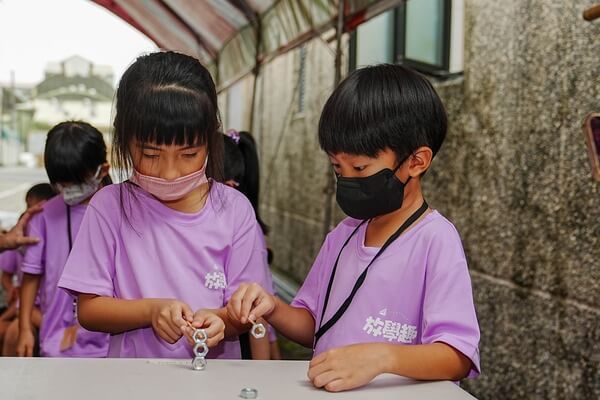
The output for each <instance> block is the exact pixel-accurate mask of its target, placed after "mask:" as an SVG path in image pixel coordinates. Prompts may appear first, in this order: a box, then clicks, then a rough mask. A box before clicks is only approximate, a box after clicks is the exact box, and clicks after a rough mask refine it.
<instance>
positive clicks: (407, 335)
mask: <svg viewBox="0 0 600 400" xmlns="http://www.w3.org/2000/svg"><path fill="white" fill-rule="evenodd" d="M363 331H365V332H367V333H368V334H369V335H371V336H373V337H380V336H383V338H384V339H387V341H388V342H392V341H397V342H402V343H412V341H413V340H415V338H416V337H417V327H416V326H414V325H409V324H401V323H399V322H395V321H390V320H389V319H386V320H382V319H381V318H379V317H377V318H373V317H371V316H369V317H367V320H366V321H365V325H364V326H363Z"/></svg>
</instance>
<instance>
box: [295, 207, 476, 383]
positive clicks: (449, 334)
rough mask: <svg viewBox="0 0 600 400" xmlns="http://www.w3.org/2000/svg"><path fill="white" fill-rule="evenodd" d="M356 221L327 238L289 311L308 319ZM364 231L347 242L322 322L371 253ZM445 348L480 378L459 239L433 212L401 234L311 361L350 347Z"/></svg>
mask: <svg viewBox="0 0 600 400" xmlns="http://www.w3.org/2000/svg"><path fill="white" fill-rule="evenodd" d="M359 223H360V221H357V220H354V219H351V218H347V219H345V220H344V221H342V223H340V224H339V225H338V226H337V227H336V228H335V229H334V230H333V231H331V232H330V233H329V235H328V236H327V239H326V240H325V243H324V244H323V247H322V248H321V250H320V252H319V255H318V256H317V259H316V260H315V263H314V265H313V267H312V269H311V271H310V273H309V274H308V277H307V278H306V280H305V281H304V284H303V286H302V288H301V289H300V291H299V292H298V294H297V296H296V298H295V299H294V301H293V302H292V305H294V306H296V307H303V308H305V309H307V310H308V311H310V313H311V314H312V315H313V317H314V318H315V321H316V322H315V325H316V327H315V330H318V328H319V323H320V321H321V317H322V310H323V302H324V298H325V293H326V292H327V286H328V283H329V279H330V277H331V272H332V269H333V265H334V263H335V260H336V258H337V256H338V254H339V251H340V249H341V247H342V245H343V244H344V242H345V241H346V239H347V238H348V237H349V236H350V234H351V233H352V232H353V231H354V229H355V228H356V227H357V226H358V224H359ZM366 226H367V225H366V224H363V226H362V227H361V228H359V230H358V232H357V233H356V234H355V235H354V236H353V238H352V239H351V240H350V242H349V243H348V245H347V246H346V248H345V249H344V251H343V252H342V255H341V257H340V261H339V264H338V269H337V272H336V275H335V279H334V282H333V287H332V290H331V294H330V298H329V302H328V305H327V308H326V313H325V318H324V319H323V322H322V323H325V322H327V321H328V320H329V319H330V318H331V317H332V316H333V314H334V313H335V312H336V311H337V310H338V309H339V308H340V306H341V304H342V303H343V302H344V300H346V298H347V297H348V295H349V294H350V292H351V290H352V287H353V286H354V284H355V282H356V280H357V278H358V277H359V276H360V274H361V273H362V272H363V270H364V268H365V267H366V266H367V264H368V263H369V261H371V259H372V258H373V257H374V256H375V254H376V253H377V251H378V250H379V249H378V248H373V247H365V246H364V240H365V231H366ZM368 342H383V343H394V344H398V345H402V344H427V343H433V342H443V343H446V344H448V345H450V346H452V347H454V348H455V349H457V350H458V351H460V352H461V353H463V354H464V355H465V356H466V357H468V358H470V359H471V361H472V362H473V368H472V369H471V371H470V374H469V376H470V377H475V376H477V375H478V374H479V370H480V366H479V350H478V344H479V325H478V322H477V316H476V314H475V307H474V304H473V295H472V289H471V280H470V277H469V272H468V269H467V261H466V259H465V254H464V251H463V248H462V244H461V240H460V237H459V235H458V232H457V231H456V229H455V228H454V226H453V225H452V223H450V222H449V221H448V220H447V219H446V218H444V217H443V216H442V215H441V214H439V213H438V212H437V211H434V212H431V213H430V214H428V215H426V216H425V217H424V218H423V219H422V220H421V221H420V222H418V223H417V225H415V226H413V227H412V228H410V229H409V230H407V231H406V232H405V233H404V234H403V235H401V236H400V237H399V238H398V239H396V241H394V242H393V243H392V244H391V245H390V247H388V248H387V249H386V250H385V251H384V252H383V253H382V254H381V255H380V257H379V258H378V259H377V260H376V261H375V262H374V263H373V265H372V266H371V267H370V269H369V272H368V274H367V277H366V279H365V281H364V284H363V285H362V287H361V288H360V289H359V290H358V292H357V293H356V296H355V297H354V300H353V301H352V303H351V304H350V307H349V308H348V309H347V310H346V312H345V314H343V315H342V317H341V318H340V319H339V320H338V322H337V323H336V324H335V325H333V326H332V327H331V329H330V330H329V331H327V332H326V333H325V334H324V335H323V336H322V337H321V338H320V340H319V341H318V342H317V345H316V348H315V355H316V354H319V353H321V352H324V351H326V350H329V349H332V348H336V347H342V346H347V345H351V344H356V343H368Z"/></svg>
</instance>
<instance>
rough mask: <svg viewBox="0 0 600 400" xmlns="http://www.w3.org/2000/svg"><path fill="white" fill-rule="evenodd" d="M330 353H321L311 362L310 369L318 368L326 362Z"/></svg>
mask: <svg viewBox="0 0 600 400" xmlns="http://www.w3.org/2000/svg"><path fill="white" fill-rule="evenodd" d="M328 353H329V352H328V351H325V352H323V353H320V354H319V355H317V356H315V358H313V359H312V360H310V364H309V368H312V367H314V366H317V365H319V364H321V363H322V362H323V361H325V360H326V359H327V354H328Z"/></svg>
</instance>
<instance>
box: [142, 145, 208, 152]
mask: <svg viewBox="0 0 600 400" xmlns="http://www.w3.org/2000/svg"><path fill="white" fill-rule="evenodd" d="M139 146H140V147H141V148H142V149H144V150H156V151H162V150H163V149H161V148H160V147H155V146H149V145H147V144H141V145H139ZM200 147H202V145H196V146H187V147H184V148H182V149H180V150H179V151H185V150H190V149H198V148H200Z"/></svg>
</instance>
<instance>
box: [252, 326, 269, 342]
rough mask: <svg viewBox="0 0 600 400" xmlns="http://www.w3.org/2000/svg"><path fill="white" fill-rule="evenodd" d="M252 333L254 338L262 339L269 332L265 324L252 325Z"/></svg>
mask: <svg viewBox="0 0 600 400" xmlns="http://www.w3.org/2000/svg"><path fill="white" fill-rule="evenodd" d="M250 333H251V334H252V336H254V338H256V339H262V338H264V337H265V335H266V334H267V330H266V329H265V326H264V325H263V324H254V325H252V329H251V330H250Z"/></svg>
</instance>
